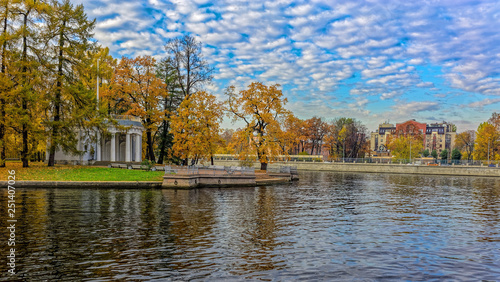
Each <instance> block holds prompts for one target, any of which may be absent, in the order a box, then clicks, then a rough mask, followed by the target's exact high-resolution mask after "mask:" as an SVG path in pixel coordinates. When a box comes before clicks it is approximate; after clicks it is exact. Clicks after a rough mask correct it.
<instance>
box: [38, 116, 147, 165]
mask: <svg viewBox="0 0 500 282" xmlns="http://www.w3.org/2000/svg"><path fill="white" fill-rule="evenodd" d="M114 118H115V119H116V120H117V121H118V124H119V125H120V126H122V127H124V128H125V129H124V130H120V129H117V128H115V127H114V126H113V127H110V128H108V131H109V133H111V136H108V137H104V138H97V139H98V141H97V142H95V141H94V142H92V141H91V140H90V138H85V137H83V136H82V135H81V133H80V134H79V136H78V138H79V139H78V145H77V148H78V150H79V151H80V152H83V153H82V154H81V155H79V154H77V155H73V154H69V153H64V152H63V151H62V150H59V149H58V150H57V151H56V154H55V161H56V163H71V164H92V163H94V162H96V161H97V162H100V161H105V162H125V163H129V162H141V161H142V133H143V132H144V130H145V129H144V126H142V124H141V120H140V119H139V118H137V117H134V116H115V117H114ZM48 156H49V154H48V152H47V160H48Z"/></svg>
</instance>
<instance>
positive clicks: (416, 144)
mask: <svg viewBox="0 0 500 282" xmlns="http://www.w3.org/2000/svg"><path fill="white" fill-rule="evenodd" d="M389 139H390V140H389V142H388V145H387V148H389V150H391V153H392V155H393V156H395V157H396V159H400V160H410V161H411V159H413V158H416V157H418V156H419V153H420V152H421V151H422V148H423V142H422V138H421V136H420V135H410V134H408V135H404V134H401V135H399V136H392V137H390V138H389Z"/></svg>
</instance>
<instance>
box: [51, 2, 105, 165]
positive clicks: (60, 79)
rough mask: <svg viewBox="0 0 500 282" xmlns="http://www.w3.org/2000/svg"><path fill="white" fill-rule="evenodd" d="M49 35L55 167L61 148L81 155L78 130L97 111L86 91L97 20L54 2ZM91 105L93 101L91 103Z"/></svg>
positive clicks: (69, 4)
mask: <svg viewBox="0 0 500 282" xmlns="http://www.w3.org/2000/svg"><path fill="white" fill-rule="evenodd" d="M47 21H48V22H47V26H48V32H47V34H46V37H47V39H48V40H47V41H48V42H49V47H50V49H49V50H50V53H51V64H52V65H51V70H52V73H53V77H54V78H53V80H54V82H55V83H54V87H53V89H52V91H50V96H49V99H50V102H51V103H50V120H47V122H46V125H47V126H48V127H49V128H50V132H51V133H50V137H49V143H50V146H49V161H48V165H49V166H53V165H54V163H55V152H56V150H57V149H58V148H60V149H62V150H63V151H65V152H74V153H77V152H78V150H77V148H76V144H77V142H78V139H77V138H78V137H77V130H78V129H79V128H82V127H84V126H85V124H84V122H85V119H86V117H87V116H88V115H89V114H93V113H94V112H95V111H94V110H95V107H96V104H95V101H96V100H95V97H94V92H93V91H91V90H90V89H89V88H87V87H85V85H84V83H83V81H82V79H81V78H82V76H83V72H84V71H86V66H88V65H89V64H90V62H89V58H88V56H86V51H87V50H89V49H90V48H91V47H92V44H93V43H92V42H91V41H90V39H91V37H92V35H93V34H92V31H93V29H94V26H95V20H93V21H90V20H88V19H87V15H86V14H85V11H84V8H83V5H78V6H76V7H75V6H73V4H71V2H70V1H69V0H64V1H63V2H61V3H59V2H54V4H53V9H51V10H50V12H49V16H48V19H47ZM88 101H93V103H89V102H88Z"/></svg>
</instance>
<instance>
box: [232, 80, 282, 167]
mask: <svg viewBox="0 0 500 282" xmlns="http://www.w3.org/2000/svg"><path fill="white" fill-rule="evenodd" d="M279 86H280V85H279V84H275V85H271V86H266V85H264V84H262V83H260V82H253V83H251V84H250V85H249V86H248V89H246V90H242V91H240V92H239V93H238V94H236V93H235V89H234V86H230V87H228V89H227V91H226V94H227V95H228V96H229V99H228V104H229V111H230V113H231V115H232V116H233V119H234V120H235V121H236V120H240V121H243V122H244V123H245V124H246V126H245V128H244V129H242V130H239V131H237V132H235V137H236V138H235V143H234V144H233V146H234V147H235V149H236V151H237V152H238V154H239V157H240V159H242V160H244V159H248V158H249V156H251V155H257V157H258V159H259V161H260V163H261V169H264V170H265V169H266V167H267V163H269V162H272V161H273V160H275V159H277V157H278V156H279V155H280V154H282V153H283V154H286V153H287V152H283V148H282V147H281V146H280V145H281V144H286V143H287V142H286V141H285V139H286V138H287V136H286V132H285V131H283V129H282V128H281V125H280V122H279V121H280V120H285V118H286V116H287V115H289V114H290V112H289V111H288V110H286V109H285V108H284V107H283V106H284V105H285V104H286V103H287V99H286V98H283V94H282V92H281V90H279V89H278V87H279Z"/></svg>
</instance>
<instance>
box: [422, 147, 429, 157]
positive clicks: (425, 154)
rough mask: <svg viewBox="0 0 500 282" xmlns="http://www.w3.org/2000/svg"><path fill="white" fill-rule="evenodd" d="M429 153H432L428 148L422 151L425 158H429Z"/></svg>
mask: <svg viewBox="0 0 500 282" xmlns="http://www.w3.org/2000/svg"><path fill="white" fill-rule="evenodd" d="M429 155H430V153H429V150H427V149H426V150H424V151H423V152H422V156H423V157H424V158H427V157H428V156H429Z"/></svg>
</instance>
